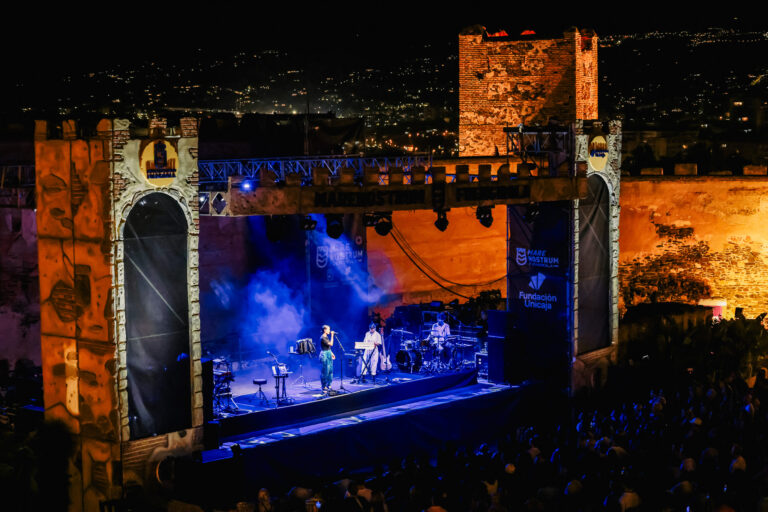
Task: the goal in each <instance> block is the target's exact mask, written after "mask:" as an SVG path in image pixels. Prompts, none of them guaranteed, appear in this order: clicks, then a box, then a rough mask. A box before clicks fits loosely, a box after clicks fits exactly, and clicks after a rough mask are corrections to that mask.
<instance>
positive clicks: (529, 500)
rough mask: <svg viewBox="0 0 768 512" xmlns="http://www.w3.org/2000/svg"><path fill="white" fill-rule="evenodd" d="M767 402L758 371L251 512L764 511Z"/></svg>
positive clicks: (522, 432)
mask: <svg viewBox="0 0 768 512" xmlns="http://www.w3.org/2000/svg"><path fill="white" fill-rule="evenodd" d="M766 400H768V380H766V378H765V374H764V373H761V374H760V375H759V376H758V377H757V379H756V381H755V382H754V384H753V386H752V387H749V386H747V384H746V382H745V381H744V380H742V379H741V378H739V377H738V376H737V375H736V374H735V373H734V374H731V375H729V376H728V377H724V378H720V379H716V380H715V379H710V380H696V379H694V378H692V377H691V378H689V379H688V380H687V381H685V382H682V383H677V384H675V385H670V386H666V387H664V388H656V389H653V390H651V391H650V392H649V393H648V395H647V396H646V398H644V399H641V400H638V399H634V400H627V401H618V402H614V403H612V404H607V406H604V407H598V408H586V407H580V408H578V409H577V410H576V411H575V412H574V413H573V415H572V417H571V418H570V419H569V418H564V419H563V421H562V422H561V423H560V424H559V425H557V426H553V425H551V424H550V425H548V426H547V425H544V426H521V427H520V428H518V429H517V430H516V431H515V432H514V433H512V434H510V435H508V436H507V437H506V438H505V439H501V440H494V441H493V442H489V443H488V444H486V445H482V446H479V447H472V449H468V447H460V446H446V447H445V448H444V449H443V450H442V451H441V452H440V453H438V454H436V456H435V454H432V456H429V455H427V454H424V455H420V456H414V457H411V458H407V459H405V460H402V461H394V462H392V463H391V464H389V465H388V467H386V468H384V467H381V468H375V469H374V470H373V471H369V472H368V473H365V474H357V475H355V476H354V477H353V478H354V480H350V479H348V478H345V479H341V480H337V481H335V482H333V483H326V484H325V485H319V486H316V487H317V488H316V489H314V490H310V489H307V488H302V487H295V488H293V489H292V490H291V491H290V492H289V493H287V494H286V495H284V496H281V497H277V498H270V497H269V492H268V491H267V490H266V489H263V490H262V491H261V492H260V493H259V500H258V503H255V504H253V505H254V506H255V508H254V510H257V511H259V512H262V511H274V512H286V511H305V510H312V509H313V507H314V508H316V509H317V510H322V511H325V510H328V511H336V510H338V511H376V512H381V511H389V512H396V511H397V512H399V511H404V512H420V511H428V512H439V511H442V510H446V511H451V512H452V511H483V512H485V511H488V512H503V511H510V512H511V511H555V510H566V511H585V512H586V511H597V510H607V511H612V510H616V511H627V510H642V511H646V510H648V511H678V510H680V511H688V512H690V511H722V512H726V511H730V510H736V511H741V510H747V511H752V510H761V511H762V510H766V511H768V442H767V440H766V436H767V434H768V429H767V428H766V427H768V425H767V424H766V423H767V422H768V418H767V417H766V412H768V411H766V409H765V407H764V406H763V405H762V404H764V403H766ZM593 402H594V401H590V403H592V404H593V405H594V403H593ZM316 502H319V505H317V504H316ZM244 505H245V504H241V507H242V506H244ZM248 508H250V507H248Z"/></svg>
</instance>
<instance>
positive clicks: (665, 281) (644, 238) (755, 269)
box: [619, 177, 768, 318]
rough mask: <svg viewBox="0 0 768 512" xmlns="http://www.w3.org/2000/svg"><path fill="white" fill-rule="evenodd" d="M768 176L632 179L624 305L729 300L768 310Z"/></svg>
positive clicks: (730, 309) (624, 195) (751, 311)
mask: <svg viewBox="0 0 768 512" xmlns="http://www.w3.org/2000/svg"><path fill="white" fill-rule="evenodd" d="M766 197H768V179H765V178H764V177H760V178H758V177H755V178H747V177H745V178H736V177H707V178H704V177H701V178H695V177H694V178H655V179H642V178H638V179H626V180H625V181H624V183H623V185H622V191H621V206H622V208H621V226H622V233H621V253H620V267H619V280H620V301H621V304H620V308H621V311H622V313H623V312H624V311H626V308H627V307H629V306H632V305H635V304H639V303H646V302H682V303H686V304H697V303H698V302H699V301H700V300H702V299H708V298H723V299H725V300H726V301H727V306H726V308H725V311H724V316H725V317H726V318H729V317H733V315H734V312H735V308H736V307H743V308H744V313H745V314H746V316H747V317H754V316H757V315H759V314H760V313H762V312H764V311H768V227H767V225H766V223H765V219H766V218H768V204H767V203H766V199H765V198H766Z"/></svg>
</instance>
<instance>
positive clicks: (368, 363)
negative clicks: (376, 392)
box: [360, 322, 381, 382]
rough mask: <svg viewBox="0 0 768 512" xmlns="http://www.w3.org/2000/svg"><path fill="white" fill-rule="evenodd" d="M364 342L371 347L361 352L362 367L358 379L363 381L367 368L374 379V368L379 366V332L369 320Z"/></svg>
mask: <svg viewBox="0 0 768 512" xmlns="http://www.w3.org/2000/svg"><path fill="white" fill-rule="evenodd" d="M363 342H364V343H369V344H372V345H373V348H367V349H365V352H363V361H364V364H363V369H362V370H361V372H360V379H361V381H362V382H365V375H366V374H367V373H368V368H370V369H371V375H373V378H374V379H376V369H377V368H378V367H379V347H381V334H379V333H378V331H376V324H375V323H373V322H371V325H369V326H368V332H367V333H365V339H364V340H363Z"/></svg>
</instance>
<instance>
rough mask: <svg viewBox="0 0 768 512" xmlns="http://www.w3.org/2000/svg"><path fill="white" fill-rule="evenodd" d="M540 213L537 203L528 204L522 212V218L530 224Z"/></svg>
mask: <svg viewBox="0 0 768 512" xmlns="http://www.w3.org/2000/svg"><path fill="white" fill-rule="evenodd" d="M540 214H541V210H539V205H538V204H537V203H532V204H529V205H528V208H526V209H525V214H523V220H524V221H525V222H527V223H529V224H532V223H534V222H536V219H538V218H539V215H540Z"/></svg>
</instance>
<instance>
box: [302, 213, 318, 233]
mask: <svg viewBox="0 0 768 512" xmlns="http://www.w3.org/2000/svg"><path fill="white" fill-rule="evenodd" d="M302 227H303V228H304V231H314V230H315V228H316V227H317V221H316V220H315V219H313V218H312V216H311V215H306V216H305V217H304V224H302Z"/></svg>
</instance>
